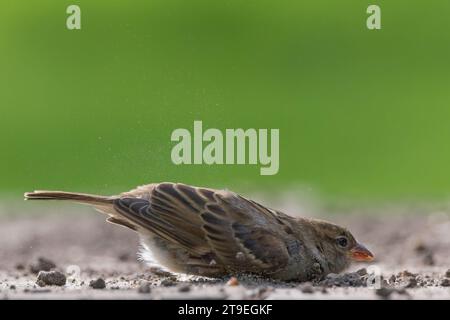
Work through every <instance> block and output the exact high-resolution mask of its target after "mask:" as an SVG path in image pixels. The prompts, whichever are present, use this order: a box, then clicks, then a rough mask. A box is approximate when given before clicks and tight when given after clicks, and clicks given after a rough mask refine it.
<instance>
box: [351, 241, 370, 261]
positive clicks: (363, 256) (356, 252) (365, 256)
mask: <svg viewBox="0 0 450 320" xmlns="http://www.w3.org/2000/svg"><path fill="white" fill-rule="evenodd" d="M350 257H351V258H352V259H353V260H355V261H366V262H367V261H372V260H373V259H374V256H373V254H372V252H370V251H369V250H367V248H366V247H364V246H363V245H362V244H359V243H357V244H356V245H355V246H354V247H353V248H351V249H350Z"/></svg>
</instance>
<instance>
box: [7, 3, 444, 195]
mask: <svg viewBox="0 0 450 320" xmlns="http://www.w3.org/2000/svg"><path fill="white" fill-rule="evenodd" d="M70 4H78V5H79V6H80V7H81V10H82V30H79V31H70V30H67V29H66V18H67V14H66V8H67V6H68V5H70ZM369 4H378V5H380V6H381V9H382V30H380V31H370V30H368V29H367V28H366V18H367V14H366V8H367V6H368V5H369ZM449 31H450V1H444V0H429V1H424V0H421V1H411V0H395V1H361V0H358V1H348V0H342V1H335V0H329V1H322V0H314V1H312V0H308V1H296V2H294V1H262V0H258V1H237V0H231V1H206V0H205V1H198V0H191V1H181V0H180V1H173V0H146V1H128V2H126V3H125V2H124V1H111V0H108V1H106V0H102V1H100V0H96V1H65V0H53V1H49V0H40V1H33V2H25V1H6V0H4V1H2V2H1V4H0V143H1V150H2V152H1V157H0V192H2V193H4V194H15V195H17V196H18V197H21V193H22V192H24V191H30V190H32V189H36V188H37V189H53V188H56V189H69V190H74V191H86V192H98V193H110V192H112V193H115V192H118V191H123V190H126V189H129V188H131V187H134V186H135V185H139V184H143V183H147V182H152V181H162V180H168V181H183V182H186V183H191V184H197V185H209V186H213V187H230V188H234V189H237V190H238V191H241V190H243V189H245V188H253V187H256V188H280V187H281V188H282V187H283V186H290V185H303V186H309V187H310V188H311V189H312V190H314V191H316V192H319V193H320V194H322V195H324V197H325V198H326V197H330V198H331V197H340V198H350V199H360V198H368V199H397V198H404V197H407V198H420V199H425V198H426V199H428V198H445V197H447V195H448V194H449V193H450V169H449V164H450V32H449ZM194 120H203V125H204V127H206V128H208V127H215V128H219V129H225V128H239V127H242V128H279V129H280V171H279V173H278V174H277V175H275V176H260V175H259V166H249V165H247V166H238V165H235V166H218V165H216V166H206V165H202V166H194V165H191V166H187V165H184V166H175V165H173V164H172V162H171V160H170V151H171V147H172V146H173V145H174V143H172V142H171V141H170V134H171V132H172V130H174V129H175V128H192V125H193V121H194Z"/></svg>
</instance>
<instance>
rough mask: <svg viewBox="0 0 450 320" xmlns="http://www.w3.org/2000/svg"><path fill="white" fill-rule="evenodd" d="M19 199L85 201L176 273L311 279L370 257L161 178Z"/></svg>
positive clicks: (301, 226)
mask: <svg viewBox="0 0 450 320" xmlns="http://www.w3.org/2000/svg"><path fill="white" fill-rule="evenodd" d="M25 199H26V200H70V201H75V202H79V203H83V204H88V205H91V206H93V207H94V208H95V209H97V210H98V211H100V212H102V213H105V214H107V215H108V216H109V217H108V218H107V221H108V222H111V223H114V224H118V225H121V226H124V227H127V228H129V229H131V230H134V231H136V232H137V233H138V234H139V236H140V239H141V245H142V251H141V254H140V255H141V258H142V259H143V260H144V261H145V262H147V263H154V262H155V261H157V262H158V263H159V264H160V265H161V266H163V267H165V268H166V269H168V270H170V271H172V272H176V273H184V274H191V275H199V276H206V277H223V276H227V275H230V274H256V275H260V276H263V277H267V278H273V279H278V280H296V281H311V280H315V279H321V278H323V277H324V276H325V275H327V274H329V273H339V272H341V271H343V270H344V269H345V268H347V267H348V266H349V265H350V263H351V261H353V260H356V261H371V260H372V259H373V258H374V256H373V254H372V253H371V252H370V251H369V250H368V249H366V248H365V247H364V246H363V245H362V244H360V243H358V242H357V241H356V240H355V238H354V237H353V235H352V234H351V233H350V232H349V231H348V230H346V229H345V228H343V227H340V226H338V225H336V224H333V223H330V222H326V221H322V220H317V219H308V218H298V217H292V216H289V215H287V214H284V213H282V212H280V211H277V210H273V209H270V208H267V207H265V206H263V205H261V204H259V203H257V202H255V201H252V200H249V199H246V198H244V197H242V196H240V195H238V194H236V193H234V192H231V191H228V190H215V189H210V188H203V187H194V186H189V185H186V184H182V183H170V182H163V183H153V184H148V185H144V186H140V187H137V188H136V189H133V190H131V191H128V192H124V193H121V194H119V195H115V196H98V195H92V194H83V193H72V192H63V191H34V192H29V193H25Z"/></svg>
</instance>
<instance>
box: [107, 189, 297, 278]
mask: <svg viewBox="0 0 450 320" xmlns="http://www.w3.org/2000/svg"><path fill="white" fill-rule="evenodd" d="M139 192H140V194H139V196H140V198H133V197H132V195H133V193H132V192H130V193H127V194H126V195H124V197H122V198H119V199H117V200H115V201H114V207H115V209H116V210H117V211H118V212H120V213H121V214H122V215H123V216H125V217H126V218H127V219H129V220H131V221H132V222H133V223H135V224H137V225H139V226H141V227H143V228H145V229H147V230H149V231H151V232H153V233H154V234H156V235H158V236H159V237H161V238H163V239H164V240H166V241H168V242H170V243H173V244H176V245H179V246H180V247H182V248H184V249H185V250H186V251H188V252H190V253H191V254H193V255H194V256H198V257H202V256H211V257H212V258H214V260H217V263H220V264H222V265H223V266H224V267H226V268H227V269H229V270H241V271H242V270H246V271H249V272H263V271H264V272H267V271H270V270H273V271H276V270H278V269H279V268H281V267H283V266H284V265H286V264H287V262H288V260H289V252H288V250H287V248H286V241H288V240H289V237H290V235H289V234H288V233H287V232H286V230H285V228H284V227H283V225H282V224H280V221H277V213H276V212H274V211H272V210H270V209H268V208H266V207H264V206H262V205H260V204H258V203H256V202H253V201H250V200H247V199H245V198H243V197H241V196H238V195H236V194H234V193H232V192H228V191H217V190H212V189H206V188H196V187H191V186H187V185H184V184H173V183H161V184H157V185H153V186H152V187H151V188H149V194H148V196H147V195H145V196H142V189H140V191H139Z"/></svg>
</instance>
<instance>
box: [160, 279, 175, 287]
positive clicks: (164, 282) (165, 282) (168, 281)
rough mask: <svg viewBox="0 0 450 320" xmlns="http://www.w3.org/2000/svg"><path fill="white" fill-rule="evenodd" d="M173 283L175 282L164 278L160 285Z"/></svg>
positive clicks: (165, 285)
mask: <svg viewBox="0 0 450 320" xmlns="http://www.w3.org/2000/svg"><path fill="white" fill-rule="evenodd" d="M174 284H175V282H174V281H173V280H171V279H164V280H162V281H161V285H162V286H163V287H170V286H173V285H174Z"/></svg>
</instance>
